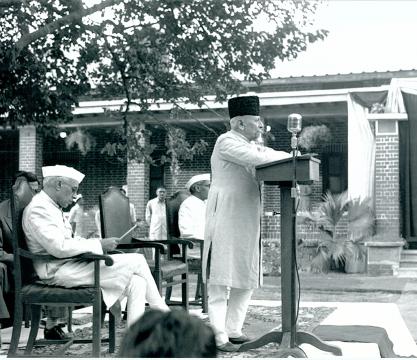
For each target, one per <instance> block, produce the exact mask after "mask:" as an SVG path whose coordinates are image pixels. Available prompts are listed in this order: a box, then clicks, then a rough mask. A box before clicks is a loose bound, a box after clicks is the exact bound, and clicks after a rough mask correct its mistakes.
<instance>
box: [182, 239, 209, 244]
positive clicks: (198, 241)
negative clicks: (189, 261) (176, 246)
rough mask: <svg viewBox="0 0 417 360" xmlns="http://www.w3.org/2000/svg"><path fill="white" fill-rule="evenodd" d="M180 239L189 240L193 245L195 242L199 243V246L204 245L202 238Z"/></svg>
mask: <svg viewBox="0 0 417 360" xmlns="http://www.w3.org/2000/svg"><path fill="white" fill-rule="evenodd" d="M181 239H183V240H189V241H191V242H193V243H194V245H195V244H199V245H201V246H202V245H204V240H202V239H196V238H181Z"/></svg>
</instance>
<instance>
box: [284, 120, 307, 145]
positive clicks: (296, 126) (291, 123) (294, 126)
mask: <svg viewBox="0 0 417 360" xmlns="http://www.w3.org/2000/svg"><path fill="white" fill-rule="evenodd" d="M302 119H303V117H302V116H301V115H300V114H290V115H288V120H287V130H288V131H289V132H290V133H291V134H292V137H291V149H293V151H294V152H295V150H297V147H298V140H297V133H299V132H300V131H301V124H302Z"/></svg>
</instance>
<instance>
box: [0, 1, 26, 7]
mask: <svg viewBox="0 0 417 360" xmlns="http://www.w3.org/2000/svg"><path fill="white" fill-rule="evenodd" d="M22 2H23V1H22V0H0V8H9V7H12V6H17V5H21V4H22Z"/></svg>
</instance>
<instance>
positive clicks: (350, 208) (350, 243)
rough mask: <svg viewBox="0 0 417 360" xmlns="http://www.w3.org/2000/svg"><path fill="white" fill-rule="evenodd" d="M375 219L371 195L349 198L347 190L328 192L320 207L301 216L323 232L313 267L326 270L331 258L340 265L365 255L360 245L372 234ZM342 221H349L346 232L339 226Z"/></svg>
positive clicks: (316, 269) (302, 220)
mask: <svg viewBox="0 0 417 360" xmlns="http://www.w3.org/2000/svg"><path fill="white" fill-rule="evenodd" d="M374 219H375V215H374V212H373V209H372V201H371V199H370V198H365V199H349V198H348V193H347V191H345V192H342V193H340V194H332V193H330V192H327V193H326V194H325V195H324V196H323V201H322V202H321V203H320V204H319V206H318V208H317V210H316V211H311V212H308V213H306V214H304V215H303V217H302V218H301V222H304V223H307V224H312V225H313V226H314V228H316V229H318V230H319V231H320V234H321V236H320V239H319V241H318V244H317V255H316V257H315V258H313V260H312V263H311V269H312V270H313V271H316V272H327V271H328V270H329V266H330V263H331V261H334V262H335V264H336V265H338V266H340V265H342V264H344V262H345V260H346V258H347V257H351V258H355V259H358V258H361V257H362V256H364V254H363V253H362V251H361V248H360V246H359V245H360V244H361V243H362V242H363V240H364V239H365V238H366V237H369V236H371V235H372V232H373V229H374V228H373V225H374ZM343 220H346V221H347V224H348V229H347V234H345V233H344V232H343V231H340V229H338V226H340V224H341V223H342V221H343Z"/></svg>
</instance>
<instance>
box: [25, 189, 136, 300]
mask: <svg viewBox="0 0 417 360" xmlns="http://www.w3.org/2000/svg"><path fill="white" fill-rule="evenodd" d="M22 225H23V230H24V232H25V235H26V240H27V244H28V248H29V250H30V251H31V252H33V253H35V254H50V255H53V256H55V257H57V258H64V257H69V256H74V255H79V254H82V253H86V252H92V253H94V254H103V250H102V247H101V242H100V239H84V238H81V237H78V236H76V237H75V238H72V237H71V225H70V224H69V222H68V220H66V219H65V218H64V216H63V213H62V210H61V209H60V207H59V206H58V205H57V204H56V203H55V202H54V201H53V200H52V199H51V198H50V197H49V196H48V195H47V194H46V193H45V192H43V191H41V192H40V193H39V194H36V195H35V196H34V197H33V199H32V201H31V202H30V203H29V205H28V206H27V207H26V209H25V211H24V213H23V223H22ZM132 255H135V256H139V254H132ZM112 258H113V260H114V264H113V266H110V267H108V266H106V265H105V264H104V262H101V266H100V286H101V289H102V293H103V300H104V302H105V303H106V305H107V307H109V308H110V307H111V306H112V305H113V304H114V303H115V302H116V301H117V300H118V299H119V298H120V297H121V296H122V294H123V292H124V291H125V289H126V286H127V285H128V284H129V282H130V279H131V277H132V276H133V273H134V269H133V268H134V265H133V261H134V259H135V257H132V258H131V259H130V258H129V254H121V255H112ZM34 268H35V271H36V273H37V274H38V276H39V278H40V279H41V280H43V281H44V282H46V283H47V284H53V285H61V286H65V287H75V286H81V285H92V284H93V282H94V276H93V274H94V263H93V262H87V261H74V260H67V259H62V260H54V261H48V262H39V261H37V262H35V263H34Z"/></svg>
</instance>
